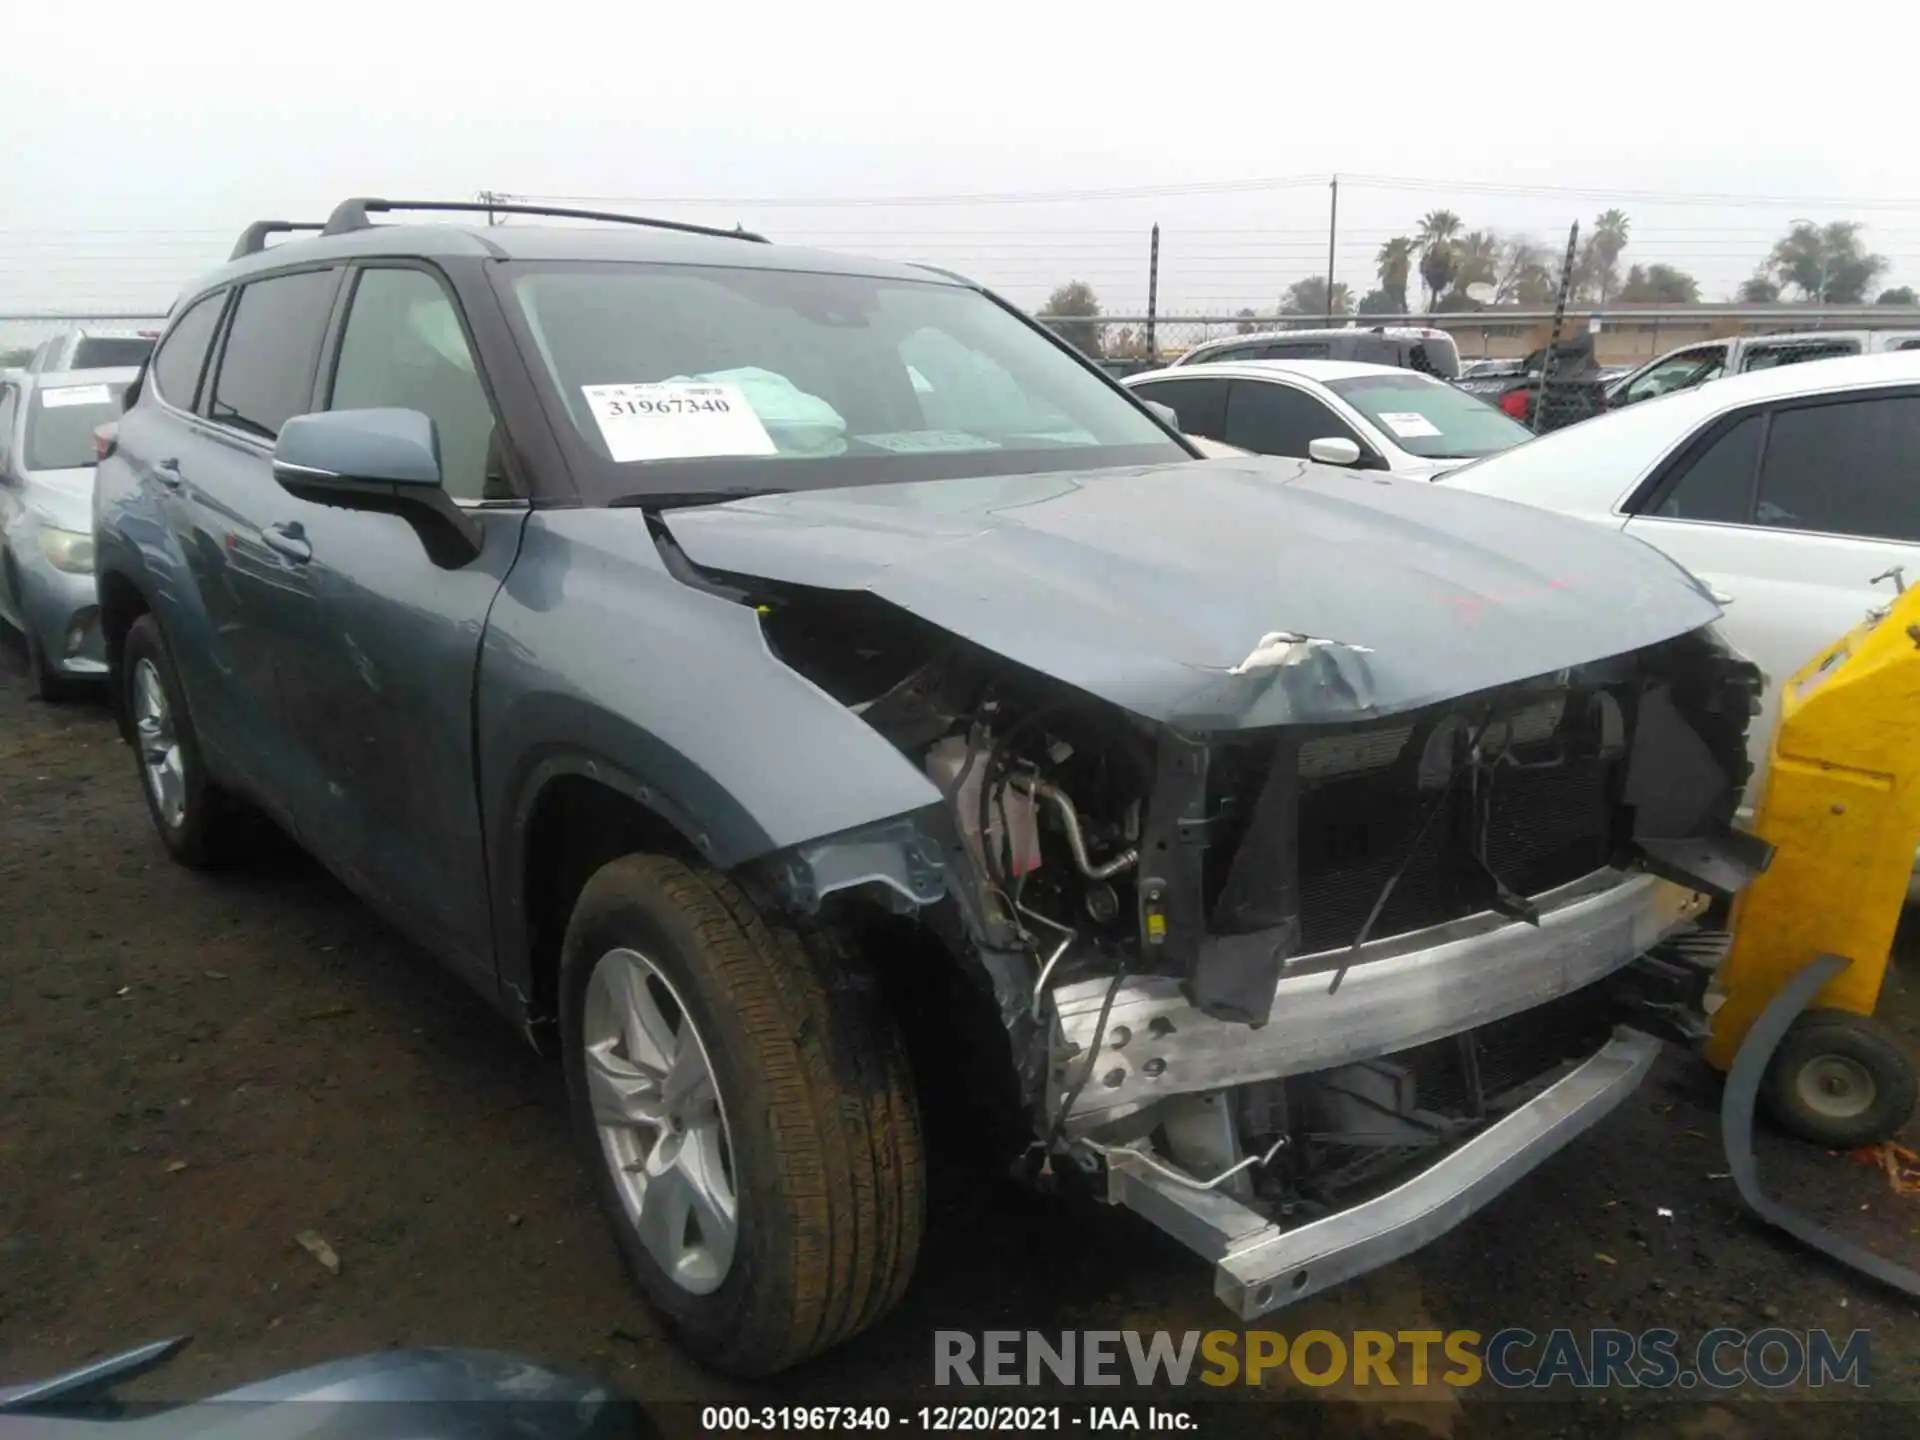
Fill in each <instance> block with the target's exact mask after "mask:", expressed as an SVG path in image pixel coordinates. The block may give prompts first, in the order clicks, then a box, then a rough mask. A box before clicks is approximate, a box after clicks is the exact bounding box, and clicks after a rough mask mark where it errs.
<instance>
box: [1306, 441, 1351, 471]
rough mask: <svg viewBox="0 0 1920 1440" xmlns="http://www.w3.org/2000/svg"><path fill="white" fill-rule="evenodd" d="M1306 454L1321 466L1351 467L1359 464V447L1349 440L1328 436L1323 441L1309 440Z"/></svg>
mask: <svg viewBox="0 0 1920 1440" xmlns="http://www.w3.org/2000/svg"><path fill="white" fill-rule="evenodd" d="M1307 454H1308V455H1309V456H1310V457H1311V458H1313V459H1315V460H1318V461H1319V462H1320V463H1321V464H1322V465H1345V466H1348V467H1352V466H1355V465H1358V464H1359V463H1360V447H1359V446H1358V445H1357V444H1355V443H1354V442H1353V441H1351V440H1347V439H1337V438H1335V437H1333V436H1328V437H1327V438H1326V439H1323V440H1309V441H1308V442H1307Z"/></svg>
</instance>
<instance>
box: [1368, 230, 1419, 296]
mask: <svg viewBox="0 0 1920 1440" xmlns="http://www.w3.org/2000/svg"><path fill="white" fill-rule="evenodd" d="M1413 253H1414V242H1413V239H1412V237H1411V236H1407V235H1396V236H1394V237H1393V239H1391V240H1389V241H1387V243H1386V244H1384V245H1382V246H1381V247H1380V252H1379V254H1377V255H1375V256H1374V257H1373V263H1374V266H1375V269H1376V270H1377V272H1378V273H1379V276H1380V288H1381V289H1382V290H1384V291H1385V292H1386V293H1387V298H1388V299H1389V300H1391V301H1392V302H1393V304H1394V305H1395V307H1396V313H1398V314H1401V315H1404V314H1406V313H1407V282H1408V281H1409V280H1411V279H1412V278H1413Z"/></svg>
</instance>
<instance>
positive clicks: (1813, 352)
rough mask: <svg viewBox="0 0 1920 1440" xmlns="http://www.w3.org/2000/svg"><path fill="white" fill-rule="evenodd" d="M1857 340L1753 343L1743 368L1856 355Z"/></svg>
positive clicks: (1754, 368) (1767, 366)
mask: <svg viewBox="0 0 1920 1440" xmlns="http://www.w3.org/2000/svg"><path fill="white" fill-rule="evenodd" d="M1859 353H1860V342H1859V341H1858V340H1826V341H1816V342H1814V343H1812V344H1800V345H1755V346H1752V347H1750V348H1749V349H1748V351H1747V358H1746V363H1745V364H1743V365H1742V366H1741V367H1740V368H1741V369H1743V370H1777V369H1778V368H1779V367H1780V366H1782V365H1804V364H1806V363H1807V362H1808V361H1809V360H1837V359H1839V358H1840V357H1841V356H1842V355H1858V354H1859Z"/></svg>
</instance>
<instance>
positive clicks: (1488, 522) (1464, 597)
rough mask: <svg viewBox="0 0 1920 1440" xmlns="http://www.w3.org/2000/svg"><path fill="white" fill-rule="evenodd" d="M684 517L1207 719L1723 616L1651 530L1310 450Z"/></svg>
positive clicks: (1123, 692)
mask: <svg viewBox="0 0 1920 1440" xmlns="http://www.w3.org/2000/svg"><path fill="white" fill-rule="evenodd" d="M615 513H618V512H615ZM664 518H665V521H666V524H667V527H668V529H669V530H670V531H671V532H672V534H673V538H674V540H675V541H676V542H678V544H679V545H680V547H681V548H682V549H683V550H684V551H685V553H686V554H687V556H688V557H689V558H690V559H691V560H693V561H694V563H696V564H698V565H702V566H706V567H709V568H712V569H715V570H723V571H728V572H731V573H734V574H737V575H745V576H756V577H759V578H762V579H767V580H778V581H785V582H788V583H792V584H799V585H809V586H816V587H821V588H825V589H833V590H869V591H872V592H873V593H874V594H875V595H877V596H880V597H881V598H883V599H885V600H888V601H891V602H892V603H893V604H895V605H898V606H900V607H901V608H902V609H904V610H908V611H911V612H912V613H914V614H915V615H918V616H920V617H921V618H922V619H924V620H927V621H930V622H931V623H933V624H935V625H938V626H940V627H941V628H943V629H945V630H948V631H951V632H952V633H954V634H956V635H960V636H964V637H965V638H966V639H968V640H971V641H973V642H974V643H976V644H978V645H981V646H983V647H984V648H986V649H988V650H991V651H994V652H996V653H998V654H1000V655H1004V656H1006V657H1007V658H1008V659H1009V660H1013V661H1017V662H1018V663H1020V664H1021V665H1025V666H1028V667H1030V668H1032V669H1034V670H1037V671H1040V672H1042V673H1044V674H1048V675H1051V676H1054V677H1055V678H1057V679H1060V680H1063V681H1065V682H1067V683H1068V684H1071V685H1074V686H1076V687H1078V688H1080V689H1082V690H1085V691H1088V692H1090V693H1092V694H1094V695H1098V696H1100V697H1102V698H1104V699H1106V700H1109V701H1112V702H1113V703H1114V704H1116V705H1120V706H1122V707H1124V708H1125V709H1128V710H1131V711H1133V712H1135V713H1136V714H1139V715H1142V716H1145V717H1147V718H1149V719H1153V720H1160V721H1165V722H1168V723H1173V724H1177V725H1180V726H1182V727H1183V728H1189V729H1195V730H1210V729H1235V728H1246V727H1254V726H1262V725H1278V724H1309V723H1325V722H1329V721H1338V720H1355V719H1361V718H1366V717H1369V716H1377V715H1385V714H1391V713H1394V712H1397V711H1402V710H1408V709H1414V708H1417V707H1419V706H1422V705H1427V704H1431V703H1434V702H1435V701H1438V700H1442V699H1446V698H1448V697H1451V696H1455V695H1463V694H1469V693H1472V692H1474V691H1478V690H1483V689H1487V688H1490V687H1492V686H1496V685H1501V684H1508V683H1511V682H1513V681H1516V680H1522V679H1527V678H1530V677H1533V676H1536V675H1545V674H1550V673H1552V672H1553V671H1556V670H1560V669H1563V668H1566V667H1569V666H1573V665H1579V664H1583V663H1586V662H1588V661H1593V660H1599V659H1603V658H1605V657H1607V656H1611V655H1618V654H1622V653H1625V652H1627V651H1630V650H1635V649H1639V648H1640V647H1642V646H1645V645H1651V644H1655V643H1657V642H1659V641H1662V640H1666V639H1670V638H1671V637H1673V636H1676V635H1681V634H1684V633H1686V632H1687V631H1690V630H1694V629H1698V628H1699V627H1700V626H1703V625H1706V624H1709V623H1711V622H1712V621H1713V620H1715V619H1716V618H1717V617H1718V616H1719V613H1720V612H1719V608H1718V607H1717V606H1716V605H1715V604H1714V603H1713V601H1712V600H1711V599H1710V598H1708V596H1707V595H1706V594H1705V592H1704V591H1703V590H1702V588H1701V587H1700V586H1699V585H1698V584H1697V582H1695V581H1694V580H1693V579H1692V578H1691V577H1690V576H1689V575H1687V574H1686V572H1685V571H1683V570H1681V569H1680V567H1679V566H1677V565H1675V564H1674V563H1673V562H1672V561H1671V560H1669V559H1667V558H1666V557H1665V556H1664V555H1662V554H1660V553H1659V552H1658V551H1656V550H1654V549H1653V548H1651V547H1650V546H1647V545H1643V544H1641V543H1640V542H1639V541H1637V540H1631V539H1628V538H1626V537H1625V536H1622V535H1618V534H1615V533H1612V532H1609V531H1605V530H1601V529H1599V528H1598V527H1595V526H1592V525H1588V524H1585V523H1583V522H1581V521H1578V520H1572V519H1568V518H1565V517H1562V516H1559V515H1554V514H1551V513H1549V512H1547V511H1542V510H1536V509H1533V508H1531V507H1527V506H1522V505H1517V504H1513V503H1510V502H1507V501H1500V500H1491V499H1489V498H1488V497H1485V496H1480V495H1471V494H1466V493H1463V492H1461V491H1456V490H1451V489H1449V488H1447V487H1446V486H1444V485H1434V484H1431V483H1429V482H1427V481H1424V480H1412V481H1409V480H1400V479H1390V478H1387V477H1384V476H1379V475H1375V474H1371V473H1365V474H1361V473H1356V472H1354V471H1350V470H1336V469H1330V468H1327V467H1323V466H1319V465H1312V464H1307V463H1304V462H1299V461H1292V460H1270V459H1262V458H1258V457H1254V458H1249V459H1244V460H1239V459H1226V460H1208V461H1188V462H1184V463H1175V464H1169V465H1156V466H1145V467H1139V468H1132V469H1118V470H1095V471H1079V472H1067V473H1060V472H1054V473H1049V474H1042V475H1015V476H996V477H991V478H981V479H964V480H939V481H923V482H915V483H910V484H901V485H880V486H867V487H861V488H854V489H845V490H816V491H809V492H801V493H794V494H786V495H774V496H765V497H761V498H757V499H750V500H740V501H733V502H730V503H727V504H722V505H715V506H707V507H701V508H698V509H678V510H670V511H668V512H667V513H666V515H665V517H664ZM1316 641H1319V642H1334V643H1331V644H1326V643H1313V642H1316Z"/></svg>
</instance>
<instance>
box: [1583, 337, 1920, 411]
mask: <svg viewBox="0 0 1920 1440" xmlns="http://www.w3.org/2000/svg"><path fill="white" fill-rule="evenodd" d="M1894 350H1920V329H1910V330H1807V331H1802V332H1799V333H1796V334H1791V335H1735V336H1730V337H1728V338H1727V339H1724V340H1706V341H1702V342H1701V343H1700V344H1698V345H1683V346H1682V347H1681V348H1680V349H1678V350H1669V351H1668V352H1667V353H1666V354H1664V355H1662V356H1660V357H1659V358H1658V359H1654V360H1649V361H1648V362H1647V363H1646V364H1644V365H1642V366H1640V367H1639V368H1638V369H1636V370H1630V371H1628V372H1627V373H1626V374H1625V375H1623V376H1621V377H1620V378H1619V379H1618V380H1616V381H1614V382H1613V384H1612V385H1611V386H1609V387H1608V389H1607V404H1608V406H1609V408H1611V409H1615V410H1617V409H1619V408H1620V407H1621V406H1622V405H1632V404H1635V403H1637V402H1638V401H1641V400H1651V399H1653V398H1654V396H1656V395H1671V394H1672V393H1673V392H1674V391H1676V390H1691V389H1692V388H1693V387H1694V386H1696V385H1704V384H1706V383H1707V382H1708V381H1709V380H1718V379H1721V378H1722V377H1724V376H1727V375H1744V374H1746V373H1748V372H1749V371H1752V370H1772V369H1775V368H1777V367H1778V366H1781V365H1801V364H1805V363H1806V362H1807V361H1809V360H1835V359H1839V358H1840V357H1842V356H1846V355H1880V354H1885V353H1887V352H1890V351H1894Z"/></svg>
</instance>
